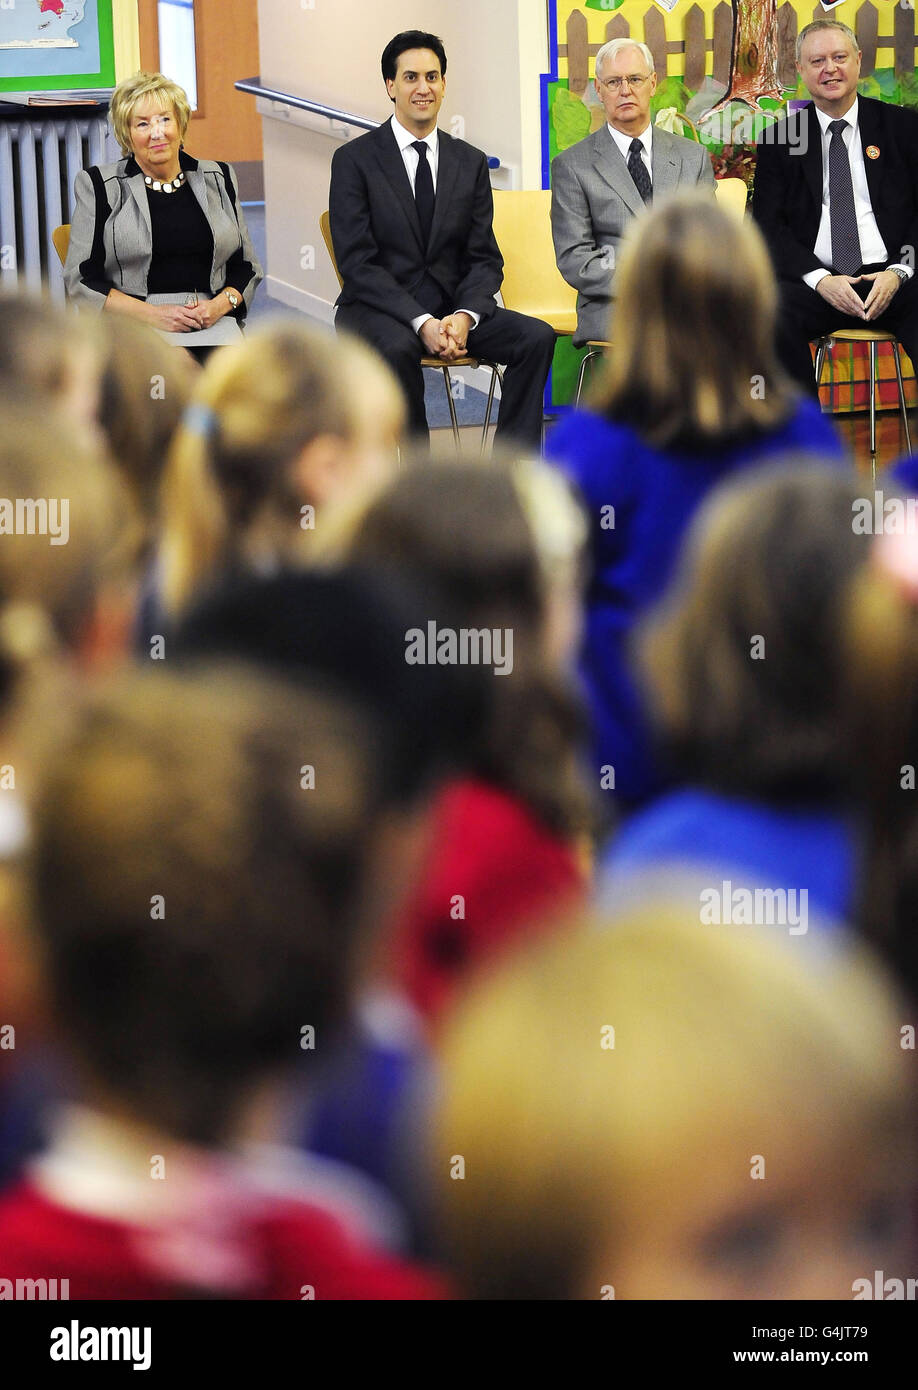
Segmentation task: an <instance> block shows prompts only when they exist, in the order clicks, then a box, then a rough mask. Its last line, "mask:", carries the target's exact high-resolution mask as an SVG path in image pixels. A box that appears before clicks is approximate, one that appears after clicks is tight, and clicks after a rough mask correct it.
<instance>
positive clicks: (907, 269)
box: [886, 261, 915, 280]
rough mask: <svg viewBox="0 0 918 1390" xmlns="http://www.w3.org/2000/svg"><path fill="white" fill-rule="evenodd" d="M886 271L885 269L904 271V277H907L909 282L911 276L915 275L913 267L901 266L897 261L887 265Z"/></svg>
mask: <svg viewBox="0 0 918 1390" xmlns="http://www.w3.org/2000/svg"><path fill="white" fill-rule="evenodd" d="M886 269H887V270H904V271H905V273H906V275H907V276H908V278H909V279H910V280H911V278H912V276H913V275H914V273H915V270H914V267H913V266H910V265H902V264H901V263H900V262H899V261H893V262H892V264H891V265H888V266H887V267H886Z"/></svg>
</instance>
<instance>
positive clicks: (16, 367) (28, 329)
mask: <svg viewBox="0 0 918 1390" xmlns="http://www.w3.org/2000/svg"><path fill="white" fill-rule="evenodd" d="M104 352H105V349H104V342H103V338H102V334H101V333H100V330H99V326H98V325H97V324H96V323H95V321H94V320H92V319H89V318H87V317H86V315H79V314H77V313H75V312H73V311H72V310H64V309H59V308H57V307H56V306H55V305H53V304H52V303H51V301H50V300H49V299H44V298H39V297H38V296H37V295H31V294H2V295H0V384H2V388H3V391H4V392H5V393H6V394H7V395H8V397H9V399H10V400H15V399H17V398H18V397H19V396H21V395H22V394H23V393H25V394H26V395H34V396H35V397H37V398H39V399H41V400H42V401H43V402H44V404H45V405H48V404H49V403H51V402H53V403H54V406H55V408H56V409H57V410H59V411H60V412H61V414H62V415H63V416H64V417H65V418H66V419H69V420H70V421H71V422H72V424H73V425H74V426H75V427H76V428H77V429H78V430H79V431H80V433H81V434H82V435H83V439H84V444H85V445H88V446H92V445H93V444H94V443H95V442H96V441H97V438H98V427H99V414H100V410H101V402H100V394H99V393H100V374H101V371H102V365H103V357H104Z"/></svg>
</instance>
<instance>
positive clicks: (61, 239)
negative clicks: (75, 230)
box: [51, 222, 70, 265]
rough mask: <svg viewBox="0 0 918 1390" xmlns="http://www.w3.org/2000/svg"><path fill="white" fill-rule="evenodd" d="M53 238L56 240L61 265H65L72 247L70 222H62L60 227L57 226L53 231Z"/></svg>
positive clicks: (55, 245) (56, 249) (55, 244)
mask: <svg viewBox="0 0 918 1390" xmlns="http://www.w3.org/2000/svg"><path fill="white" fill-rule="evenodd" d="M51 240H52V241H53V242H54V249H55V251H56V252H57V254H58V256H59V258H60V262H61V265H63V264H64V263H65V262H66V260H67V252H68V250H69V249H70V223H69V222H62V223H61V225H60V226H59V227H55V228H54V231H53V232H52V233H51Z"/></svg>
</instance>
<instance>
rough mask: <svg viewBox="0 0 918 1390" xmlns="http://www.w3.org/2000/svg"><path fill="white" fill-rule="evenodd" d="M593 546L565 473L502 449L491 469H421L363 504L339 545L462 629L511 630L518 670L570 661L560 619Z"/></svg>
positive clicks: (447, 464) (439, 465)
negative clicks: (398, 576)
mask: <svg viewBox="0 0 918 1390" xmlns="http://www.w3.org/2000/svg"><path fill="white" fill-rule="evenodd" d="M335 528H336V518H332V520H331V521H330V529H331V530H332V531H334V530H335ZM585 543H586V523H585V520H584V517H583V513H582V511H581V509H580V507H579V506H578V504H577V502H576V501H575V499H574V497H573V494H572V493H571V490H570V488H569V486H568V484H567V483H566V482H565V481H564V479H563V478H562V477H561V475H560V474H558V473H557V472H555V470H554V469H552V468H550V467H549V466H548V465H547V464H543V463H541V462H539V461H537V460H534V459H529V458H523V457H516V456H513V455H510V454H507V455H502V454H500V453H499V452H498V453H497V454H496V455H495V456H494V457H493V458H492V459H491V460H490V462H489V465H488V466H487V467H481V466H479V465H476V464H464V463H457V462H455V461H454V460H448V461H447V460H444V461H437V460H434V461H433V462H431V460H430V459H428V458H425V459H424V460H423V461H420V462H417V463H415V464H414V465H413V466H411V467H408V468H407V469H405V471H403V472H402V473H401V474H399V476H398V477H397V478H394V479H393V480H392V481H391V483H389V485H388V486H387V487H385V488H384V489H382V490H380V491H379V492H378V493H377V494H376V495H375V496H368V497H367V498H366V499H365V501H364V502H363V504H360V503H359V502H358V504H357V505H356V506H355V507H354V508H353V509H352V510H351V512H350V515H349V516H348V517H347V519H346V521H345V523H344V524H343V526H342V528H341V529H340V530H339V531H338V533H337V534H336V535H334V537H333V541H332V544H333V545H335V546H337V547H338V548H339V549H341V550H344V551H345V552H346V553H347V554H348V555H349V556H350V558H352V559H353V560H354V561H355V562H357V563H368V564H374V565H381V566H384V567H387V568H389V569H397V570H398V571H399V572H400V573H402V574H406V575H410V576H411V577H412V578H413V579H415V580H416V581H417V583H418V584H419V586H420V587H421V588H422V589H423V591H424V592H425V593H427V594H429V595H430V600H431V602H432V603H435V604H436V603H439V604H440V605H441V609H442V611H444V612H447V611H448V612H450V613H452V614H453V616H454V618H455V619H456V620H457V621H458V622H459V623H460V624H466V625H468V626H470V627H495V626H499V625H500V624H502V623H509V624H512V625H513V627H514V639H515V640H514V664H515V665H516V664H519V665H524V664H525V663H527V662H534V663H536V664H542V663H543V662H544V661H545V660H546V657H548V656H549V655H550V656H552V657H553V658H555V659H556V660H557V662H558V664H563V660H564V658H565V657H566V656H569V655H570V646H569V645H568V646H567V648H566V649H565V650H563V651H562V650H559V648H560V647H561V645H562V644H561V643H560V642H559V640H558V637H559V627H560V626H563V625H561V624H558V623H557V622H555V621H553V619H554V618H555V616H556V614H555V609H556V607H557V606H558V605H560V604H562V603H566V602H568V601H573V599H574V596H575V595H577V596H579V580H580V569H581V563H582V557H583V550H584V546H585ZM431 616H436V615H435V614H433V613H431ZM568 625H570V624H568Z"/></svg>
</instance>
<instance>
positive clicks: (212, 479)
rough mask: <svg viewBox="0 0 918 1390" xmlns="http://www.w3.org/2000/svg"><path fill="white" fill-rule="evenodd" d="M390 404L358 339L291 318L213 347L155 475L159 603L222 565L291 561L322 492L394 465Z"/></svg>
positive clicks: (325, 499) (181, 602)
mask: <svg viewBox="0 0 918 1390" xmlns="http://www.w3.org/2000/svg"><path fill="white" fill-rule="evenodd" d="M364 381H366V384H367V390H368V392H369V396H368V398H367V399H368V401H369V403H370V406H367V405H365V403H364V401H363V400H362V398H361V392H362V391H363V385H364ZM387 388H388V389H387ZM370 407H372V414H371V415H369V414H368V410H369V409H370ZM399 409H400V397H399V396H398V390H397V387H396V386H395V385H394V383H390V381H389V375H388V369H387V368H386V367H385V365H384V364H383V363H382V361H381V360H380V359H378V358H376V357H375V355H374V354H372V353H370V352H369V350H368V349H362V348H360V347H358V346H356V345H354V344H352V343H349V342H348V343H344V342H343V341H342V342H339V341H338V340H337V339H336V338H334V337H332V336H331V335H328V334H324V333H321V332H319V331H317V330H315V329H310V328H306V327H304V326H302V325H300V324H297V323H291V322H290V321H289V320H279V321H277V322H275V323H273V324H270V325H266V326H265V327H264V328H261V329H256V330H254V331H252V332H251V333H249V334H247V335H246V338H245V339H244V341H243V342H242V343H240V344H238V345H235V346H233V347H232V348H225V349H221V350H220V352H218V353H214V354H213V355H212V356H211V358H210V359H209V361H208V363H207V366H206V367H205V369H204V371H203V372H202V373H201V375H200V377H199V379H198V381H197V383H196V385H195V389H194V392H193V395H192V400H191V405H190V407H189V409H188V411H187V412H186V415H185V417H184V420H183V423H182V425H181V426H180V427H179V429H178V431H177V433H176V435H175V438H174V441H173V445H172V450H171V453H170V457H169V461H168V464H167V467H166V472H165V476H164V479H163V527H164V533H163V543H162V559H163V589H164V598H165V600H166V603H167V606H168V607H169V609H170V610H171V611H173V612H180V611H181V610H182V609H184V608H185V607H186V606H187V605H188V603H189V602H190V601H191V600H192V599H193V598H194V597H195V596H196V595H197V594H198V593H199V592H200V591H201V590H202V589H206V588H207V587H209V586H210V585H212V584H214V583H215V582H217V581H218V580H219V579H220V577H221V575H222V573H223V572H225V571H226V570H227V569H230V568H236V569H241V570H252V571H254V572H266V571H271V570H273V569H276V568H277V567H278V566H279V565H283V564H285V563H290V562H295V561H296V559H297V558H298V557H299V554H300V551H301V548H302V546H303V544H304V542H305V541H307V540H308V539H309V537H310V535H311V533H312V532H313V531H314V529H315V526H316V514H317V513H320V512H321V511H322V509H323V508H324V507H325V506H326V504H327V503H329V502H330V501H332V500H334V499H337V498H341V497H346V496H347V495H349V494H350V493H351V492H359V491H360V490H361V489H362V488H364V487H369V486H372V485H373V484H375V483H377V482H378V481H379V479H380V477H381V476H386V474H387V473H388V472H389V471H391V470H393V469H394V467H395V460H396V448H395V441H394V436H396V435H397V433H398V428H399V420H400V415H399Z"/></svg>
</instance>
